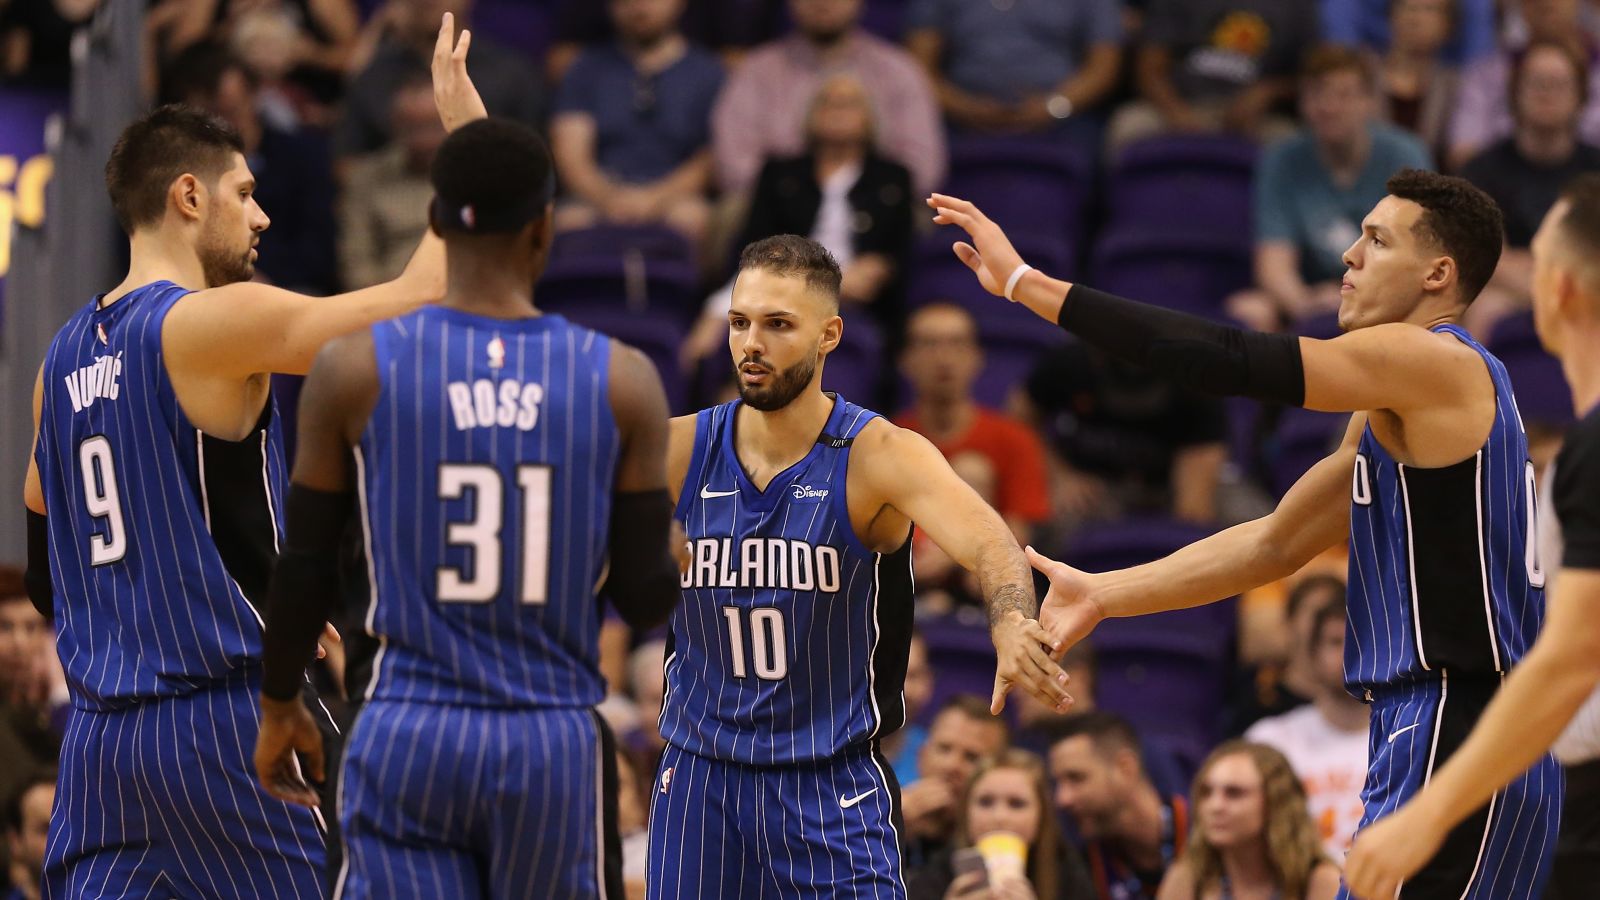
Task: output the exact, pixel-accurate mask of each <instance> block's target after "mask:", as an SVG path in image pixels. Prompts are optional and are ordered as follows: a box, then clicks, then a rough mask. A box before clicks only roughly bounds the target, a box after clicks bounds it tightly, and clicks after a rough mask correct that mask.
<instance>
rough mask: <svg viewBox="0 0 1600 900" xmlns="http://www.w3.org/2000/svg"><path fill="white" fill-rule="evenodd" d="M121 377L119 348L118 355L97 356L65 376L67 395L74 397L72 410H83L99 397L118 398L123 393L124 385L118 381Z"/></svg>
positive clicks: (120, 352) (120, 353) (106, 398)
mask: <svg viewBox="0 0 1600 900" xmlns="http://www.w3.org/2000/svg"><path fill="white" fill-rule="evenodd" d="M120 377H122V351H121V350H118V351H117V355H116V356H96V357H95V358H94V362H92V363H90V364H88V365H87V366H84V367H83V368H81V369H79V370H78V371H76V372H73V373H72V374H71V375H68V376H66V377H65V378H63V379H62V380H63V381H65V382H66V383H67V396H68V397H70V398H72V411H73V412H83V411H84V410H86V409H88V408H89V407H91V406H93V405H94V401H95V400H97V399H105V400H115V399H117V396H118V395H119V394H121V393H122V386H121V385H120V384H118V383H117V379H118V378H120Z"/></svg>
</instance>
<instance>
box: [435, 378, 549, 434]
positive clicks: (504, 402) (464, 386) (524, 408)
mask: <svg viewBox="0 0 1600 900" xmlns="http://www.w3.org/2000/svg"><path fill="white" fill-rule="evenodd" d="M445 392H446V394H447V395H448V396H449V397H450V412H451V413H452V414H453V415H454V417H455V423H456V430H457V431H467V430H468V429H472V428H493V427H496V426H498V427H500V428H510V427H512V426H513V425H515V426H516V427H517V428H518V429H520V430H522V431H528V430H530V429H532V428H533V426H534V425H537V424H538V422H539V404H541V403H543V402H544V385H542V384H537V383H534V382H529V383H527V384H523V383H522V382H520V381H518V380H516V379H515V378H502V379H500V381H499V382H494V381H490V380H489V379H487V378H479V379H478V380H476V381H473V382H470V383H469V382H465V381H452V382H450V384H449V386H448V387H446V388H445Z"/></svg>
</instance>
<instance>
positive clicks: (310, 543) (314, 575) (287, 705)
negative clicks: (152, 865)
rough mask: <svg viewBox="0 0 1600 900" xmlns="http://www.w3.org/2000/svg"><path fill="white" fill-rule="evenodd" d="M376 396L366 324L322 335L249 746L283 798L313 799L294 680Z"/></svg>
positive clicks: (307, 718)
mask: <svg viewBox="0 0 1600 900" xmlns="http://www.w3.org/2000/svg"><path fill="white" fill-rule="evenodd" d="M377 395H378V367H377V361H376V357H375V354H374V352H373V345H372V334H371V332H369V331H362V332H358V333H356V334H352V335H348V336H346V337H343V338H340V339H338V340H336V341H333V342H332V343H330V344H328V346H327V347H326V348H324V349H323V351H322V352H321V353H320V354H318V356H317V364H316V366H314V367H313V368H312V370H311V374H310V376H309V377H307V378H306V383H305V387H304V388H303V389H302V391H301V394H300V424H299V431H298V438H297V441H296V448H295V459H294V473H293V481H292V483H291V485H290V488H289V498H288V501H287V502H286V503H285V504H284V510H285V519H286V522H287V527H286V528H285V529H284V545H283V552H282V553H281V554H280V555H279V557H278V562H277V565H276V567H274V569H273V572H272V584H271V587H270V589H269V590H268V596H267V617H266V618H267V628H266V631H265V632H264V633H263V635H262V638H261V656H262V666H263V669H264V673H263V677H262V686H261V713H262V716H261V734H260V736H259V737H258V738H257V741H256V754H255V763H256V774H257V776H258V777H259V778H260V779H261V784H262V786H263V787H265V788H266V789H267V792H268V793H270V794H272V795H273V796H274V797H277V798H279V799H281V800H285V801H287V802H290V803H300V804H304V805H306V806H315V805H316V803H317V794H316V792H315V791H314V790H312V789H311V788H310V787H309V786H308V785H307V784H306V782H305V780H304V778H303V777H302V776H301V774H300V771H299V768H298V766H296V764H295V754H296V753H297V752H298V753H301V754H304V755H305V757H306V763H307V765H306V770H307V771H306V775H308V776H309V777H310V778H311V779H312V780H313V781H318V782H320V781H322V780H323V761H322V735H321V733H320V732H319V731H318V730H317V727H316V724H315V723H314V722H313V721H312V719H311V715H310V713H309V712H307V710H306V708H305V704H304V703H302V702H301V700H300V689H301V685H302V683H303V681H304V680H305V670H306V666H308V665H310V663H311V660H312V659H313V658H314V657H315V655H316V649H317V634H318V633H319V632H320V631H322V629H323V626H324V624H325V623H326V622H327V620H328V615H329V613H330V612H332V611H333V609H334V608H335V607H336V606H337V604H338V599H339V598H338V585H339V554H338V548H339V541H340V536H341V535H342V534H343V533H344V530H345V526H346V525H347V524H348V523H349V520H350V517H351V516H352V515H354V513H355V496H354V481H355V479H354V472H353V469H354V464H353V459H352V457H351V453H350V448H351V447H353V446H355V444H356V442H357V440H358V439H359V435H360V433H361V429H362V427H363V425H364V423H365V422H366V420H367V417H368V416H370V415H371V414H372V407H373V405H374V404H375V403H376V402H377Z"/></svg>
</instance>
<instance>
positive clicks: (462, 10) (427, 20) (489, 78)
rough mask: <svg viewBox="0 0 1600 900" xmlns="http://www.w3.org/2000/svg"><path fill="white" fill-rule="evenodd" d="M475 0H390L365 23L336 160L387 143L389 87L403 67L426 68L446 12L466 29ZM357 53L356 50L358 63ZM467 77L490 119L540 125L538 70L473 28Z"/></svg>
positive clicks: (391, 95) (339, 130)
mask: <svg viewBox="0 0 1600 900" xmlns="http://www.w3.org/2000/svg"><path fill="white" fill-rule="evenodd" d="M472 4H473V0H389V3H388V4H387V5H386V6H385V7H384V9H383V11H381V12H380V13H379V14H378V15H377V16H375V17H374V18H373V20H372V23H371V24H370V26H369V27H370V29H371V34H372V37H371V38H370V43H371V44H372V46H373V49H372V51H371V54H370V55H371V59H370V61H369V62H366V63H365V65H362V66H361V67H360V70H359V73H358V74H357V75H356V76H355V77H354V78H353V79H352V80H351V82H350V85H349V88H348V90H347V91H346V94H345V107H344V115H343V117H342V118H340V120H339V123H338V126H337V128H336V129H335V131H334V140H333V149H334V153H335V154H336V155H337V156H338V157H340V158H341V159H343V158H347V157H351V156H356V155H359V154H362V153H371V152H372V151H374V150H378V149H380V148H381V147H383V145H384V144H387V143H388V142H389V140H390V138H392V137H393V135H391V134H390V132H389V127H390V121H391V118H390V117H391V112H392V110H393V100H394V92H395V90H396V89H397V88H398V87H399V86H400V85H401V84H402V83H403V82H404V81H405V78H406V75H407V73H409V72H412V71H415V70H416V69H417V68H418V67H419V66H421V67H423V68H426V67H427V65H428V61H429V59H431V58H432V56H433V45H434V41H435V40H436V39H437V38H438V36H439V22H440V20H441V19H442V18H443V17H444V14H445V13H447V12H449V13H453V14H454V16H455V23H456V28H457V29H458V30H462V29H468V28H471V20H472ZM362 55H365V54H363V53H362V51H360V50H358V51H357V59H358V60H359V59H360V57H361V56H362ZM467 74H468V75H470V76H471V77H472V83H473V85H474V86H476V87H477V89H478V93H479V95H481V96H482V97H483V104H484V106H485V107H486V108H487V109H488V110H489V114H490V115H491V116H505V117H507V118H511V119H516V120H517V121H519V122H525V123H527V124H529V125H532V126H534V127H541V126H542V125H543V124H544V121H543V116H544V104H543V94H542V92H541V90H540V82H539V75H538V73H537V72H536V71H535V70H534V68H533V66H532V64H531V63H529V62H528V60H526V59H524V58H523V55H522V54H519V53H517V52H515V51H512V50H508V49H506V48H504V47H502V46H500V45H499V44H497V43H495V40H494V36H493V35H487V34H480V33H478V32H473V35H472V53H471V55H470V56H469V57H468V59H467Z"/></svg>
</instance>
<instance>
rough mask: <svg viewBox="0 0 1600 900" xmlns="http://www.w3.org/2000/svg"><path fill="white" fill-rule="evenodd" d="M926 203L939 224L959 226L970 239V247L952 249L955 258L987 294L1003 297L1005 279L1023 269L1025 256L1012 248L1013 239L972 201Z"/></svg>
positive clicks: (935, 198) (941, 198)
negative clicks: (975, 278) (976, 278)
mask: <svg viewBox="0 0 1600 900" xmlns="http://www.w3.org/2000/svg"><path fill="white" fill-rule="evenodd" d="M927 202H928V206H930V207H932V208H933V211H934V213H935V215H934V217H933V221H934V222H935V223H936V224H939V225H957V226H960V227H961V228H962V229H963V230H965V231H966V233H967V237H968V238H970V239H971V241H972V242H971V243H967V242H966V241H958V242H956V244H955V245H954V246H953V247H952V248H951V249H953V250H955V252H956V257H957V258H959V259H960V260H961V261H962V262H964V263H966V264H967V268H969V269H971V270H972V271H973V272H974V273H975V274H976V275H977V276H978V283H979V284H982V285H983V289H984V290H986V291H988V292H989V293H991V294H993V295H995V296H996V297H1004V296H1005V295H1006V279H1008V278H1010V277H1011V273H1012V272H1014V271H1016V268H1017V266H1020V265H1022V256H1021V255H1020V254H1019V253H1017V251H1016V248H1014V247H1012V246H1011V239H1010V238H1007V237H1006V233H1005V232H1004V231H1001V230H1000V226H999V225H996V224H995V223H994V222H992V221H990V220H989V217H988V216H985V215H984V214H983V211H982V210H980V209H978V207H976V206H974V205H973V204H972V203H971V201H968V200H962V199H960V198H958V197H950V196H947V195H945V194H934V195H932V196H930V197H929V198H928V201H927Z"/></svg>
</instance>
